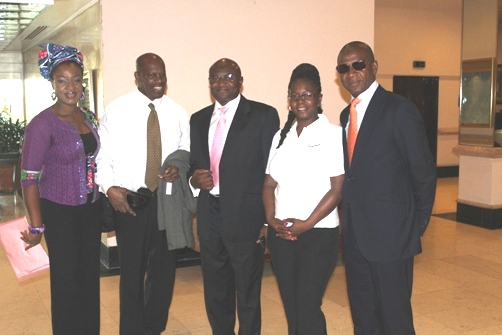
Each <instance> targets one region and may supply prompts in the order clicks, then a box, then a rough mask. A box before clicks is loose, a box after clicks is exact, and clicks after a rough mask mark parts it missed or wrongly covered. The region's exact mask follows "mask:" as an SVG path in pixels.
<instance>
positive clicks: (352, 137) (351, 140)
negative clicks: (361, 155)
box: [347, 98, 361, 165]
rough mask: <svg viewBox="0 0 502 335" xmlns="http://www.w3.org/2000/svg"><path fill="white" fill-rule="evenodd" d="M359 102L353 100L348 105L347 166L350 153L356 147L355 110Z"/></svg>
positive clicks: (350, 156) (358, 100) (357, 99)
mask: <svg viewBox="0 0 502 335" xmlns="http://www.w3.org/2000/svg"><path fill="white" fill-rule="evenodd" d="M360 102H361V99H359V98H354V99H352V102H351V103H350V123H349V131H348V134H347V151H348V154H349V165H350V164H351V163H352V153H353V152H354V147H355V146H356V139H357V110H356V105H357V104H358V103H360Z"/></svg>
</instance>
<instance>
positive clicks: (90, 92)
mask: <svg viewBox="0 0 502 335" xmlns="http://www.w3.org/2000/svg"><path fill="white" fill-rule="evenodd" d="M94 71H95V70H86V71H84V76H83V78H82V86H83V87H84V98H83V99H82V100H80V101H79V103H78V106H79V107H81V108H86V109H87V110H90V111H91V112H94V113H96V104H95V101H96V100H95V99H94Z"/></svg>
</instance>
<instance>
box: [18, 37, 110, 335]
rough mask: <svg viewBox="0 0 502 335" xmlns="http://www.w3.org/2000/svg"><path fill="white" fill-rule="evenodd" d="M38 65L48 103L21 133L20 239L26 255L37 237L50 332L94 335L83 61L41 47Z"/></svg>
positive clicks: (91, 135) (89, 118)
mask: <svg viewBox="0 0 502 335" xmlns="http://www.w3.org/2000/svg"><path fill="white" fill-rule="evenodd" d="M38 63H39V67H40V73H41V74H42V76H43V77H44V78H45V79H47V80H50V82H51V84H52V88H53V89H54V93H53V94H52V98H53V100H55V103H54V105H52V106H51V107H49V108H47V109H46V110H44V111H42V112H41V113H40V114H38V115H37V116H36V117H34V118H33V120H32V121H31V122H30V123H29V124H28V126H27V127H26V132H25V135H24V136H25V137H24V144H23V157H22V164H21V170H22V171H21V185H22V187H23V193H24V200H25V204H26V208H27V210H28V214H29V217H30V222H31V224H30V225H29V226H28V229H27V230H26V231H23V232H21V235H22V236H21V239H22V240H23V241H24V242H25V243H27V244H28V245H27V247H26V249H29V248H31V247H33V246H35V245H37V244H39V243H40V240H41V238H42V234H44V233H45V240H46V243H47V249H48V253H49V260H50V281H51V310H52V331H53V334H56V335H59V334H61V335H68V334H72V335H75V334H82V335H94V334H99V323H100V313H99V309H100V304H99V253H100V236H101V234H100V233H101V218H102V207H101V202H100V201H98V199H99V192H98V187H97V185H96V184H95V182H94V174H95V172H96V165H95V157H96V155H97V153H98V151H99V146H100V145H99V138H98V134H97V124H96V123H97V122H96V118H95V116H94V114H92V113H90V112H87V111H83V110H81V109H80V108H79V107H78V106H77V103H78V101H79V100H80V99H81V98H82V97H83V95H82V94H83V86H82V77H83V70H84V66H83V57H82V54H81V53H80V52H79V51H78V50H77V49H75V48H73V47H70V46H60V45H55V44H47V45H46V46H45V48H44V49H43V50H41V51H40V53H39V56H38Z"/></svg>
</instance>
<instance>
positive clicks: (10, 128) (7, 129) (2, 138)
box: [0, 112, 26, 153]
mask: <svg viewBox="0 0 502 335" xmlns="http://www.w3.org/2000/svg"><path fill="white" fill-rule="evenodd" d="M25 128H26V121H19V119H18V120H16V121H13V120H12V117H11V116H10V115H8V114H7V113H5V112H1V113H0V153H8V152H9V153H10V152H19V146H20V142H21V138H22V137H23V135H24V129H25Z"/></svg>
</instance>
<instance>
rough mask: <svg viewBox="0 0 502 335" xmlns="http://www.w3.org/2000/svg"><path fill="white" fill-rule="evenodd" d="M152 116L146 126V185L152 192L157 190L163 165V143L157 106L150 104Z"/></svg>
mask: <svg viewBox="0 0 502 335" xmlns="http://www.w3.org/2000/svg"><path fill="white" fill-rule="evenodd" d="M148 107H150V115H149V116H148V121H147V126H146V171H145V184H146V187H148V189H150V191H154V190H155V189H156V188H157V185H158V181H159V178H158V177H157V176H158V174H159V171H160V167H161V165H162V142H161V140H160V125H159V118H158V115H157V111H156V110H155V106H154V105H153V104H152V103H150V104H149V105H148Z"/></svg>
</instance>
